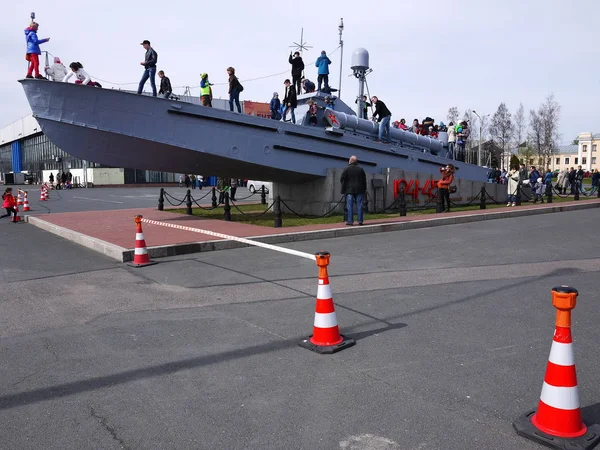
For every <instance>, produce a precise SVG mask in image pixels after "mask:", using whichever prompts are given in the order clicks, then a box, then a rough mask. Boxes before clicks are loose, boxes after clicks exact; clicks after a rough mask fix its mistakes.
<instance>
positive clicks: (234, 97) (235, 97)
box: [229, 89, 242, 113]
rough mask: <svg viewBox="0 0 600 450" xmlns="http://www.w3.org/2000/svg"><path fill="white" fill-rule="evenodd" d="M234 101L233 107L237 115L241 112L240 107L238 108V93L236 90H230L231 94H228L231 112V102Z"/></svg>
mask: <svg viewBox="0 0 600 450" xmlns="http://www.w3.org/2000/svg"><path fill="white" fill-rule="evenodd" d="M234 101H235V106H236V107H237V110H238V112H239V113H241V112H242V107H241V106H240V91H238V90H237V89H232V90H231V94H229V111H233V102H234Z"/></svg>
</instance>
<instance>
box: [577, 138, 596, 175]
mask: <svg viewBox="0 0 600 450" xmlns="http://www.w3.org/2000/svg"><path fill="white" fill-rule="evenodd" d="M577 140H578V141H579V145H578V149H577V157H578V158H577V159H578V161H579V162H578V163H576V164H577V165H581V168H582V169H583V170H588V171H590V172H591V171H593V170H595V169H600V161H599V160H598V156H599V155H598V147H600V134H594V133H591V132H585V133H579V136H577Z"/></svg>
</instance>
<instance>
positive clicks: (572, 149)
mask: <svg viewBox="0 0 600 450" xmlns="http://www.w3.org/2000/svg"><path fill="white" fill-rule="evenodd" d="M554 153H556V154H559V155H564V154H569V155H576V154H577V153H579V146H578V145H574V144H570V145H559V146H558V147H556V151H555V152H554Z"/></svg>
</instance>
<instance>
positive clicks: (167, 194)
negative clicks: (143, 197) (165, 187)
mask: <svg viewBox="0 0 600 450" xmlns="http://www.w3.org/2000/svg"><path fill="white" fill-rule="evenodd" d="M163 193H164V196H165V199H166V200H167V202H169V205H171V206H181V205H183V203H184V202H185V197H184V198H183V200H181V201H180V200H179V199H178V198H175V197H173V196H172V195H171V194H169V193H168V192H167V191H163ZM169 197H170V198H172V199H173V200H174V201H176V202H179V203H177V204H175V203H173V202H171V200H170V199H169Z"/></svg>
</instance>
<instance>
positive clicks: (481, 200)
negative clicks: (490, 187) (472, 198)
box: [479, 185, 487, 209]
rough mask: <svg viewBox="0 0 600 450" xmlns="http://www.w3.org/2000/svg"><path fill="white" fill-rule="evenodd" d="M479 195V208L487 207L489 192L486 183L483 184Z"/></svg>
mask: <svg viewBox="0 0 600 450" xmlns="http://www.w3.org/2000/svg"><path fill="white" fill-rule="evenodd" d="M479 196H480V197H479V209H485V208H486V207H487V204H486V200H487V192H485V185H483V186H481V193H480V194H479Z"/></svg>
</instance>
